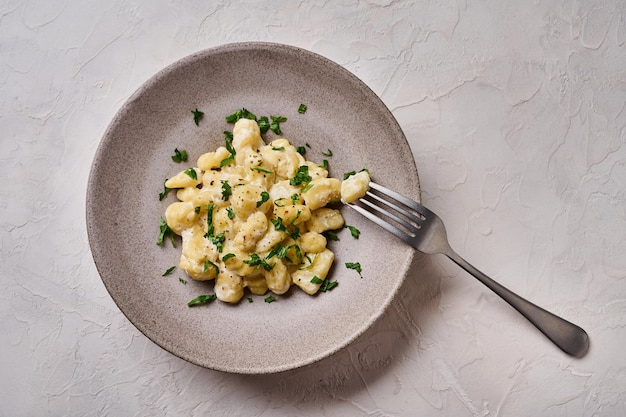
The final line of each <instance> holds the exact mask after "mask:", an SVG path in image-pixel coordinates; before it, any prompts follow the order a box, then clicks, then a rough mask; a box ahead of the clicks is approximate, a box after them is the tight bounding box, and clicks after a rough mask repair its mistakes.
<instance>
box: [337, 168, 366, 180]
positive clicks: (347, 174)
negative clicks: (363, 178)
mask: <svg viewBox="0 0 626 417" xmlns="http://www.w3.org/2000/svg"><path fill="white" fill-rule="evenodd" d="M363 171H365V172H367V173H368V174H369V173H370V171H369V170H368V169H367V168H363V169H362V170H360V171H359V172H363ZM353 175H356V171H350V172H346V173H344V174H343V179H344V181H345V180H347V179H348V178H350V177H351V176H353Z"/></svg>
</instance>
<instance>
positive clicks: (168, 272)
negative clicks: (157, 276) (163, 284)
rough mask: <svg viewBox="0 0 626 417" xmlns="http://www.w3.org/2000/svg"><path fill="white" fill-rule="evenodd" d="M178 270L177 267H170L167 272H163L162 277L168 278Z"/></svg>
mask: <svg viewBox="0 0 626 417" xmlns="http://www.w3.org/2000/svg"><path fill="white" fill-rule="evenodd" d="M175 269H176V266H170V267H169V268H167V270H166V271H165V272H163V275H161V276H162V277H166V276H168V275H169V274H171V273H172V272H174V270H175Z"/></svg>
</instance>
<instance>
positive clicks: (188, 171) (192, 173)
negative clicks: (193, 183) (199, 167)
mask: <svg viewBox="0 0 626 417" xmlns="http://www.w3.org/2000/svg"><path fill="white" fill-rule="evenodd" d="M184 172H185V174H187V175H189V176H190V177H191V179H194V180H197V179H198V173H197V172H196V170H195V169H193V168H187V169H186V170H185V171H184Z"/></svg>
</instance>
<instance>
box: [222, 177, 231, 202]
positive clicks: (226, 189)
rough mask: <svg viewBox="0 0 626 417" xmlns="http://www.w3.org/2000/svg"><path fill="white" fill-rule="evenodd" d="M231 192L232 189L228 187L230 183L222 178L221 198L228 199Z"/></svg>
mask: <svg viewBox="0 0 626 417" xmlns="http://www.w3.org/2000/svg"><path fill="white" fill-rule="evenodd" d="M232 194H233V190H232V189H231V188H230V184H229V183H228V181H226V180H222V200H224V201H228V198H229V197H230V196H231V195H232Z"/></svg>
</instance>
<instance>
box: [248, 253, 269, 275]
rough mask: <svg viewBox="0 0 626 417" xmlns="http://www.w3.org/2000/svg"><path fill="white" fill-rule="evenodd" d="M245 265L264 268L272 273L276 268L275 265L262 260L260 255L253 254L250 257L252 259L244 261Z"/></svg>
mask: <svg viewBox="0 0 626 417" xmlns="http://www.w3.org/2000/svg"><path fill="white" fill-rule="evenodd" d="M243 263H244V264H248V265H250V266H255V267H256V268H257V269H258V268H261V267H263V269H265V270H266V271H271V270H272V268H274V265H270V264H268V263H267V261H266V260H265V259H263V258H261V257H260V256H259V255H258V254H256V253H253V254H252V255H250V259H247V260H245V261H243Z"/></svg>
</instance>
